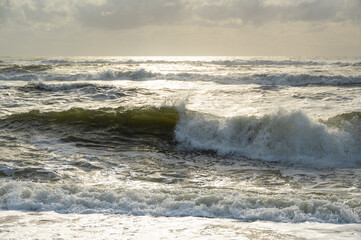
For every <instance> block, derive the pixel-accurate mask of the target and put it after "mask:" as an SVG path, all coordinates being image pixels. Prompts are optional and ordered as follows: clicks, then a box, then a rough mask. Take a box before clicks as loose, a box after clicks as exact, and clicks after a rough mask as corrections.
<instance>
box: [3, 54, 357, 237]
mask: <svg viewBox="0 0 361 240" xmlns="http://www.w3.org/2000/svg"><path fill="white" fill-rule="evenodd" d="M0 239H217V240H219V239H287V240H289V239H348V240H350V239H361V58H360V57H358V58H345V57H338V58H325V57H1V58H0Z"/></svg>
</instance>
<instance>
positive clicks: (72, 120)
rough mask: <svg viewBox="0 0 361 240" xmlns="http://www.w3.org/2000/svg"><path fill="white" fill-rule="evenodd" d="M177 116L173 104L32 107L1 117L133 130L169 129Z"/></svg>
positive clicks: (18, 120)
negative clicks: (48, 109)
mask: <svg viewBox="0 0 361 240" xmlns="http://www.w3.org/2000/svg"><path fill="white" fill-rule="evenodd" d="M177 120H178V112H177V111H176V110H175V109H172V108H148V109H132V110H126V109H123V108H118V109H106V108H103V109H96V110H89V109H82V108H72V109H69V110H66V111H62V112H40V111H38V110H32V111H30V112H26V113H19V114H13V115H11V116H9V117H7V118H6V119H4V120H3V121H4V122H5V123H9V122H10V123H11V124H16V123H20V124H40V125H42V124H44V123H47V124H62V125H71V126H74V125H81V126H85V127H91V128H95V129H112V130H121V129H130V130H132V131H146V132H147V131H150V132H156V131H162V132H166V133H170V132H172V130H173V129H174V127H175V125H176V123H177Z"/></svg>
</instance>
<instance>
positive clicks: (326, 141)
mask: <svg viewBox="0 0 361 240" xmlns="http://www.w3.org/2000/svg"><path fill="white" fill-rule="evenodd" d="M1 122H2V124H0V126H1V125H2V126H7V127H8V128H10V127H11V126H12V125H16V124H17V123H20V124H18V125H19V126H20V127H21V128H24V126H26V125H27V124H38V125H40V126H44V124H48V125H50V124H58V125H59V124H60V125H62V127H61V128H64V127H66V126H74V125H81V126H83V127H87V128H92V129H97V130H98V131H103V130H104V131H107V132H109V131H113V132H118V133H119V134H122V133H124V131H125V130H126V131H127V132H132V133H139V132H143V133H149V134H155V135H156V137H162V136H165V137H166V138H167V139H168V138H169V136H173V137H174V139H175V141H176V143H177V146H178V149H179V150H182V151H211V152H214V153H215V154H217V155H219V156H234V157H246V158H249V159H259V160H263V161H272V162H282V163H285V164H301V165H306V166H311V167H330V166H331V167H332V166H333V167H350V166H354V165H355V164H356V165H359V164H361V147H360V146H361V138H360V136H361V118H360V113H359V112H356V113H347V114H340V115H337V116H335V117H333V118H330V119H328V120H320V122H315V121H313V120H311V119H310V118H308V117H307V116H306V115H305V114H304V113H302V112H300V111H296V112H287V111H284V110H280V111H279V112H276V113H274V114H268V115H264V116H262V117H252V116H251V117H249V116H238V117H233V118H220V117H215V116H210V115H207V114H203V113H198V112H191V111H188V110H184V109H183V110H182V109H177V108H174V107H163V108H144V109H128V110H127V109H122V108H119V109H105V108H103V109H96V110H89V109H81V108H74V109H70V110H66V111H62V112H40V111H37V110H33V111H30V112H26V113H21V114H14V115H10V116H8V117H6V118H4V119H2V120H1ZM1 122H0V123H1ZM159 134H160V135H159Z"/></svg>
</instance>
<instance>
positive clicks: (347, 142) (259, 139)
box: [175, 110, 361, 167]
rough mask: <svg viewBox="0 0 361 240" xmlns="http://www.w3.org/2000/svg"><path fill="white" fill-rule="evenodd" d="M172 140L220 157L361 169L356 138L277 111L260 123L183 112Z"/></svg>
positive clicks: (360, 151)
mask: <svg viewBox="0 0 361 240" xmlns="http://www.w3.org/2000/svg"><path fill="white" fill-rule="evenodd" d="M175 134H176V140H177V141H178V143H179V145H180V147H181V148H184V149H188V150H207V151H208V150H211V151H215V152H216V153H217V154H219V155H233V156H244V157H247V158H252V159H261V160H265V161H277V162H284V163H288V164H303V165H309V166H312V167H320V166H325V167H330V166H345V167H347V166H352V165H353V164H360V163H361V149H360V142H359V139H358V138H357V137H356V135H357V134H356V135H353V133H350V132H347V131H342V130H337V129H329V128H327V127H326V126H325V125H323V124H320V123H317V122H314V121H312V120H311V119H309V118H308V117H307V116H306V115H305V114H303V113H302V112H301V111H295V112H287V111H285V110H279V111H278V112H276V113H273V114H269V115H264V116H263V117H259V118H256V117H243V116H239V117H232V118H220V117H213V116H210V115H206V114H200V113H190V112H188V113H187V112H183V113H181V118H180V121H179V123H178V125H177V127H176V130H175Z"/></svg>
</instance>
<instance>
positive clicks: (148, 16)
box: [75, 0, 187, 29]
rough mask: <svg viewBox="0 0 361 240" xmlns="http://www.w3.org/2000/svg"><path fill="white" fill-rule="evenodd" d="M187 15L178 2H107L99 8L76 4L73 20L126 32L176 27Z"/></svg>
mask: <svg viewBox="0 0 361 240" xmlns="http://www.w3.org/2000/svg"><path fill="white" fill-rule="evenodd" d="M186 14H187V13H186V6H185V4H184V3H183V2H182V1H181V0H152V1H149V0H108V1H106V2H105V3H104V4H102V5H100V6H99V5H94V4H91V3H87V2H85V3H82V4H79V5H78V9H77V11H76V16H75V18H76V19H77V20H78V21H79V22H80V23H81V24H82V25H84V26H88V27H95V28H105V29H128V28H137V27H141V26H147V25H173V24H177V23H180V22H182V21H183V20H184V17H185V15H186Z"/></svg>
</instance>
